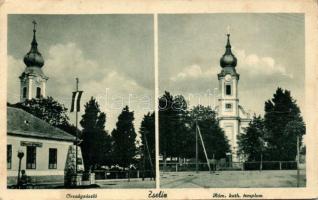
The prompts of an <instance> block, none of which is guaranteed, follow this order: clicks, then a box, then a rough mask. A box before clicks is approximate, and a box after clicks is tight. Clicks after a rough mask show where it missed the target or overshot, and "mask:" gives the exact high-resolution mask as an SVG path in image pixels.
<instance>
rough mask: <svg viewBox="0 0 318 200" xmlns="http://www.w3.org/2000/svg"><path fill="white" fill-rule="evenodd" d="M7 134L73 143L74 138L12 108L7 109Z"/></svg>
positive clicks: (24, 112)
mask: <svg viewBox="0 0 318 200" xmlns="http://www.w3.org/2000/svg"><path fill="white" fill-rule="evenodd" d="M7 134H8V135H15V136H21V137H32V138H41V139H49V140H61V141H71V142H73V141H75V139H76V138H75V137H74V136H73V135H71V134H69V133H66V132H65V131H63V130H61V129H59V128H56V127H54V126H51V125H50V124H48V123H47V122H45V121H44V120H42V119H40V118H37V117H36V116H34V115H32V114H30V113H28V112H26V111H24V110H22V109H19V108H14V107H7Z"/></svg>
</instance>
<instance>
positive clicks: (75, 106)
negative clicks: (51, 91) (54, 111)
mask: <svg viewBox="0 0 318 200" xmlns="http://www.w3.org/2000/svg"><path fill="white" fill-rule="evenodd" d="M82 93H83V91H76V92H73V95H72V106H71V110H70V112H74V111H76V112H79V111H80V102H81V97H82Z"/></svg>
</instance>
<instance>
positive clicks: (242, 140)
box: [237, 115, 265, 161]
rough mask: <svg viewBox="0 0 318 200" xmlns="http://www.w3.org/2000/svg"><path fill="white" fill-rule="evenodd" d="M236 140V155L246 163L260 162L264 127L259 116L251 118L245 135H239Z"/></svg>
mask: <svg viewBox="0 0 318 200" xmlns="http://www.w3.org/2000/svg"><path fill="white" fill-rule="evenodd" d="M237 139H238V153H239V155H241V156H244V157H245V158H246V159H247V161H260V160H261V156H263V154H264V153H265V127H264V120H263V119H262V117H261V116H255V115H254V116H253V119H252V121H251V122H250V123H249V126H248V127H247V128H246V130H245V133H240V134H239V135H238V137H237Z"/></svg>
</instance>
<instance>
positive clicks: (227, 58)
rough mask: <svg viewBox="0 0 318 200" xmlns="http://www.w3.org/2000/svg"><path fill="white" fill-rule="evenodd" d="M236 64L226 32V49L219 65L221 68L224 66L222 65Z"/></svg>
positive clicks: (228, 35) (233, 65)
mask: <svg viewBox="0 0 318 200" xmlns="http://www.w3.org/2000/svg"><path fill="white" fill-rule="evenodd" d="M236 64H237V59H236V57H235V56H234V55H233V53H232V51H231V44H230V34H227V44H226V50H225V53H224V55H223V56H222V58H221V59H220V65H221V67H222V68H224V67H235V66H236Z"/></svg>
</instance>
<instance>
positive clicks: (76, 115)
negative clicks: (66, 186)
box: [75, 78, 79, 174]
mask: <svg viewBox="0 0 318 200" xmlns="http://www.w3.org/2000/svg"><path fill="white" fill-rule="evenodd" d="M78 82H79V81H78V78H76V93H77V92H78ZM77 124H78V110H77V106H76V112H75V127H76V144H75V148H76V149H75V174H77V154H78V149H77V146H78V129H77V126H78V125H77Z"/></svg>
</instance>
